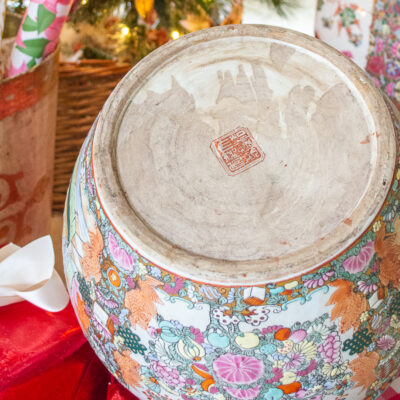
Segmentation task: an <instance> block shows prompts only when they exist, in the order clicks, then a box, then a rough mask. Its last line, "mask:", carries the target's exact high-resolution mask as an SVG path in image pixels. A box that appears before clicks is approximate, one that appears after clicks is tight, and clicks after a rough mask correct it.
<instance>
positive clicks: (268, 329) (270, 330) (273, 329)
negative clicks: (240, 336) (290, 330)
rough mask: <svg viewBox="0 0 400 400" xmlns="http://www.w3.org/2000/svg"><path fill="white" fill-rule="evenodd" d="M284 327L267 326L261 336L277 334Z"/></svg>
mask: <svg viewBox="0 0 400 400" xmlns="http://www.w3.org/2000/svg"><path fill="white" fill-rule="evenodd" d="M282 328H283V325H271V326H267V327H266V328H263V329H262V331H261V335H267V334H268V333H275V332H277V331H279V329H282Z"/></svg>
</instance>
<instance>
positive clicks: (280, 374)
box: [265, 367, 283, 383]
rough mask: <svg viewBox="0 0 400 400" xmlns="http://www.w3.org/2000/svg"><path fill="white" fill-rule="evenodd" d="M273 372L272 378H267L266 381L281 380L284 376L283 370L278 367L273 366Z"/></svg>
mask: <svg viewBox="0 0 400 400" xmlns="http://www.w3.org/2000/svg"><path fill="white" fill-rule="evenodd" d="M272 373H273V374H274V376H273V377H272V378H271V379H267V380H266V381H265V383H275V382H279V381H280V380H281V379H282V378H283V371H282V370H281V369H280V368H278V367H274V368H272Z"/></svg>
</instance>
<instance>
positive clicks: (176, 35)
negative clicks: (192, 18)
mask: <svg viewBox="0 0 400 400" xmlns="http://www.w3.org/2000/svg"><path fill="white" fill-rule="evenodd" d="M179 36H181V35H180V33H179V32H178V31H173V32H172V33H171V37H172V39H174V40H176V39H178V38H179Z"/></svg>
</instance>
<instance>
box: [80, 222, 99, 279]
mask: <svg viewBox="0 0 400 400" xmlns="http://www.w3.org/2000/svg"><path fill="white" fill-rule="evenodd" d="M89 237H90V242H87V243H83V253H84V256H83V259H82V270H83V275H84V276H85V279H86V280H87V281H90V278H91V277H92V276H93V278H94V280H95V281H96V283H97V282H99V281H100V279H101V266H100V261H99V258H100V255H101V253H102V252H103V249H104V242H103V236H102V235H101V232H100V230H99V228H97V227H96V229H95V231H94V232H89Z"/></svg>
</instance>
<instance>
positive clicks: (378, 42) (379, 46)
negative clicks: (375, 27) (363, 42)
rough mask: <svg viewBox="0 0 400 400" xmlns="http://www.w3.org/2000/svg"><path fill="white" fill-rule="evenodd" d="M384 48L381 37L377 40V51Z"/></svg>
mask: <svg viewBox="0 0 400 400" xmlns="http://www.w3.org/2000/svg"><path fill="white" fill-rule="evenodd" d="M382 50H383V40H382V39H381V38H379V37H377V38H376V40H375V53H380V52H381V51H382Z"/></svg>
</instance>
